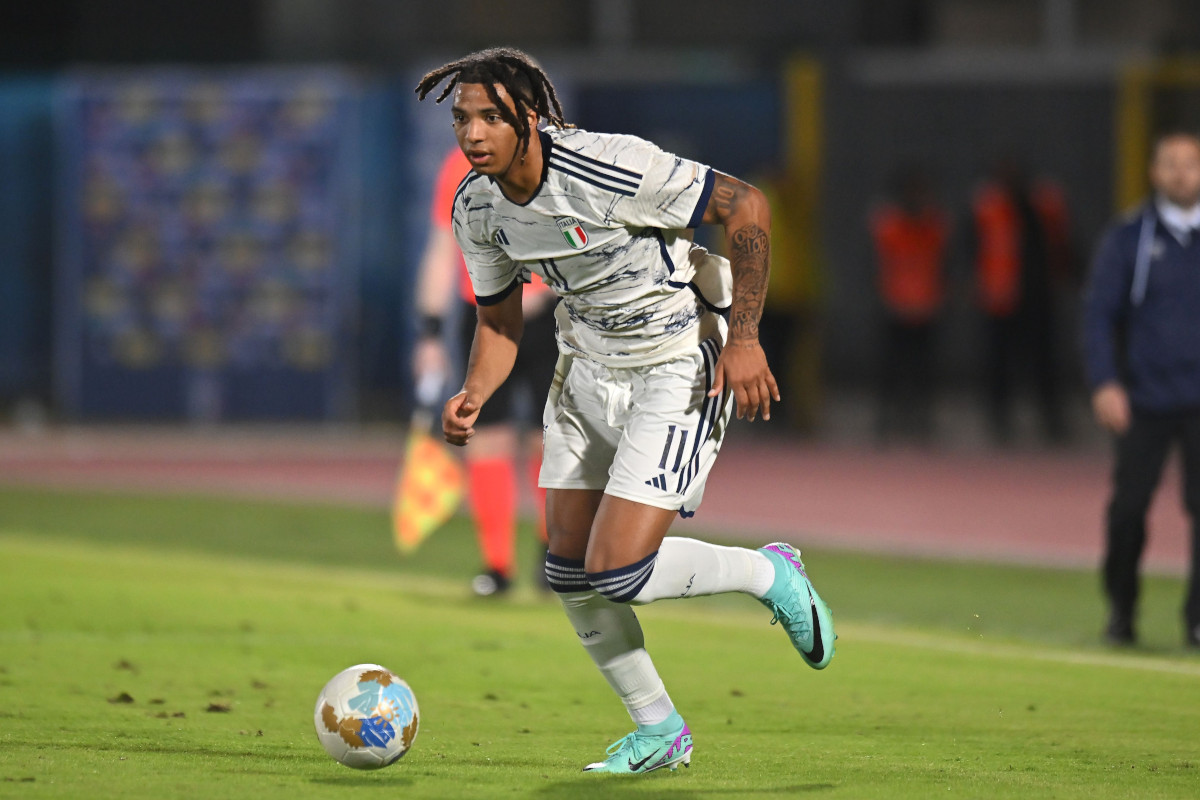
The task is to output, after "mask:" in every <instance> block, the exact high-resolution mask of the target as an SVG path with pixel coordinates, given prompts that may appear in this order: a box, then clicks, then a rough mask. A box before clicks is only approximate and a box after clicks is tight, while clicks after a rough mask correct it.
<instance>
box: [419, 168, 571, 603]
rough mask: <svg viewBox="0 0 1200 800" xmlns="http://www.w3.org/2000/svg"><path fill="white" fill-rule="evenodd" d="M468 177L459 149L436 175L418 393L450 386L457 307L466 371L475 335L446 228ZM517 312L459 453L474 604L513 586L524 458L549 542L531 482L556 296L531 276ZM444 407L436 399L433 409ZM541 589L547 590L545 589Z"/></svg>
mask: <svg viewBox="0 0 1200 800" xmlns="http://www.w3.org/2000/svg"><path fill="white" fill-rule="evenodd" d="M470 172H471V164H470V162H468V161H467V157H466V156H464V155H463V153H462V151H461V150H460V149H459V148H457V147H455V148H454V149H453V150H451V151H450V152H449V153H448V154H447V155H446V157H445V159H444V160H443V161H442V166H441V169H440V170H439V171H438V178H437V183H436V185H435V188H434V197H433V208H432V218H431V225H430V230H429V239H428V241H427V243H426V246H425V253H424V255H423V256H422V259H421V266H420V272H419V277H418V286H417V312H418V314H419V315H420V317H419V319H420V325H421V327H420V338H419V341H418V343H417V346H416V349H415V352H414V357H413V371H414V373H415V378H416V380H417V384H418V386H420V385H421V384H422V383H423V382H424V383H426V384H427V385H428V384H429V383H432V385H434V386H436V387H438V388H439V389H440V388H441V386H442V384H444V383H445V381H446V380H447V379H448V378H449V377H450V374H451V372H452V366H451V356H450V353H449V351H448V350H447V347H446V337H445V336H444V335H443V334H444V333H445V327H446V325H445V323H446V321H447V320H448V319H450V318H451V317H452V316H453V312H454V311H455V309H454V306H455V304H456V302H457V305H458V306H459V308H458V309H457V316H458V319H459V320H460V322H461V324H460V326H459V335H458V339H459V343H460V345H461V348H462V353H463V362H464V363H465V361H466V354H467V353H468V352H469V350H470V347H471V341H472V339H473V338H474V335H475V292H474V290H473V289H472V288H471V279H470V277H469V276H468V275H467V266H466V263H465V262H464V261H463V257H462V253H461V252H460V251H459V249H458V244H457V243H456V242H455V241H454V234H453V233H452V232H451V222H450V212H451V209H452V208H453V205H454V194H455V192H456V191H457V189H458V186H459V183H460V182H461V181H462V180H463V178H465V177H466V176H467V174H468V173H470ZM455 295H457V301H456V298H455ZM522 305H523V307H524V312H525V327H526V331H525V338H524V340H523V341H522V344H521V351H520V354H519V355H518V356H517V362H516V366H515V367H514V369H513V374H512V377H511V378H510V379H509V380H508V382H507V383H505V384H504V385H503V386H502V387H501V388H500V389H499V390H497V393H496V394H495V395H494V396H493V397H492V400H491V402H490V403H489V404H488V405H487V411H486V413H485V414H482V415H481V419H480V421H479V423H478V426H477V432H476V436H475V440H474V441H473V442H472V448H471V449H470V450H468V451H467V453H466V462H467V496H468V501H469V504H470V507H471V515H472V518H473V519H474V522H475V528H476V532H477V534H478V539H479V550H480V554H481V556H482V559H483V571H482V572H481V573H480V574H479V575H478V576H477V577H476V578H475V579H474V580H473V581H472V583H471V588H472V590H473V591H474V592H475V593H476V594H477V595H480V596H487V595H496V594H503V593H505V592H507V591H508V589H509V588H510V586H511V584H512V580H513V576H514V571H515V564H516V535H517V505H518V503H517V500H518V494H519V493H518V486H519V484H518V482H517V471H518V470H517V466H516V463H517V461H518V460H520V459H521V458H524V460H525V462H526V463H525V467H526V468H525V474H526V476H527V478H528V480H529V482H530V485H531V486H532V487H533V491H534V493H535V494H536V496H537V508H538V513H539V520H538V533H539V536H540V537H541V540H542V542H543V543H545V541H546V517H545V508H546V502H545V499H546V490H545V489H539V488H538V486H537V479H538V472H539V471H540V470H541V465H542V459H541V446H542V443H541V435H542V417H541V414H542V401H543V398H545V396H546V392H547V391H548V390H549V388H550V381H551V380H552V379H553V377H554V364H555V361H556V360H557V358H558V345H557V343H556V342H555V339H554V314H553V313H552V312H553V308H554V294H553V292H551V291H550V290H549V288H548V287H547V286H546V284H545V283H543V282H542V280H541V279H540V278H538V276H536V275H533V276H532V279H531V282H530V283H529V285H527V286H526V287H525V293H524V294H523V295H522ZM442 399H444V398H441V397H439V398H437V402H438V404H440V403H441V400H442ZM522 428H523V429H524V430H522ZM540 572H541V570H539V573H540ZM540 583H542V584H543V585H544V581H540Z"/></svg>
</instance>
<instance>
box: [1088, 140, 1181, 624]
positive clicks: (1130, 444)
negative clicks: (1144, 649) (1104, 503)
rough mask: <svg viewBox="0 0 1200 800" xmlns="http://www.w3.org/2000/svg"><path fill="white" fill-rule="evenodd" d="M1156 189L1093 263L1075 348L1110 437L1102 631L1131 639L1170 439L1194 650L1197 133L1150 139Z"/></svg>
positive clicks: (1111, 236) (1113, 232) (1114, 232)
mask: <svg viewBox="0 0 1200 800" xmlns="http://www.w3.org/2000/svg"><path fill="white" fill-rule="evenodd" d="M1150 181H1151V183H1152V184H1153V186H1154V190H1155V196H1154V197H1153V198H1152V199H1150V200H1149V201H1148V202H1147V203H1146V204H1145V205H1144V206H1143V207H1142V208H1141V209H1139V210H1138V211H1137V212H1136V213H1135V214H1134V215H1132V216H1130V217H1128V218H1126V219H1125V220H1123V221H1121V222H1118V223H1117V224H1116V225H1114V226H1113V227H1112V228H1110V229H1109V231H1108V233H1107V234H1106V235H1105V237H1104V239H1103V241H1102V242H1101V245H1100V248H1099V251H1098V252H1097V254H1096V260H1095V263H1094V264H1093V267H1092V275H1091V281H1090V285H1089V287H1088V290H1087V294H1086V298H1085V304H1084V344H1085V348H1086V356H1087V373H1088V379H1089V381H1090V384H1091V387H1092V392H1093V393H1092V408H1093V411H1094V412H1095V415H1096V419H1097V421H1098V422H1099V423H1100V425H1102V426H1103V427H1104V428H1106V429H1107V430H1109V431H1111V432H1112V433H1113V434H1115V437H1116V468H1115V470H1114V472H1113V493H1112V499H1111V501H1110V502H1109V506H1108V523H1107V524H1108V536H1107V553H1106V555H1105V561H1104V588H1105V591H1106V592H1107V595H1108V599H1109V603H1110V617H1109V622H1108V628H1107V629H1106V631H1105V635H1106V637H1107V638H1108V640H1109V641H1110V642H1112V643H1113V644H1132V643H1133V642H1134V641H1135V639H1136V636H1135V633H1134V612H1135V609H1136V605H1137V596H1138V564H1139V561H1140V560H1141V555H1142V550H1143V548H1144V545H1145V541H1146V511H1147V509H1148V508H1149V506H1150V500H1151V497H1152V496H1153V494H1154V490H1155V488H1156V486H1157V485H1158V482H1159V479H1160V477H1161V475H1162V469H1163V464H1164V462H1165V461H1166V457H1167V453H1168V451H1169V450H1170V448H1171V446H1172V444H1173V443H1175V442H1178V443H1179V445H1180V446H1181V449H1182V451H1183V470H1184V505H1185V506H1186V508H1187V510H1188V513H1189V514H1190V515H1191V518H1192V565H1191V583H1190V586H1189V589H1188V594H1187V599H1186V601H1185V604H1184V609H1183V616H1184V621H1185V623H1186V626H1187V627H1186V631H1185V636H1184V638H1185V642H1186V644H1187V645H1188V646H1190V647H1200V137H1197V136H1195V135H1193V134H1183V133H1172V134H1168V135H1166V136H1163V137H1162V138H1161V139H1159V140H1158V143H1157V144H1156V146H1155V148H1154V154H1153V158H1152V160H1151V164H1150Z"/></svg>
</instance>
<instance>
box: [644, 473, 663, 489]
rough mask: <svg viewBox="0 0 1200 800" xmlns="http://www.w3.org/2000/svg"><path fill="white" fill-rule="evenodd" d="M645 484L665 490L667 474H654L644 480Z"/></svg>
mask: <svg viewBox="0 0 1200 800" xmlns="http://www.w3.org/2000/svg"><path fill="white" fill-rule="evenodd" d="M645 484H646V485H647V486H653V487H654V488H655V489H662V490H663V491H664V492H665V491H666V490H667V476H666V475H655V476H654V477H653V478H651V479H650V480H648V481H645Z"/></svg>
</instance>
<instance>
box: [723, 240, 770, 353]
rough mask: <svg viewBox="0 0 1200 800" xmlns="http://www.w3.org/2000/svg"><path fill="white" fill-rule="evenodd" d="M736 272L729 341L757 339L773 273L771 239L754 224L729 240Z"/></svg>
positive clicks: (731, 263) (732, 264) (730, 259)
mask: <svg viewBox="0 0 1200 800" xmlns="http://www.w3.org/2000/svg"><path fill="white" fill-rule="evenodd" d="M729 243H730V254H729V255H730V258H729V261H730V265H731V266H732V268H733V307H732V311H731V316H730V319H729V338H730V341H732V340H734V339H757V338H758V321H759V319H761V318H762V311H763V301H764V300H765V299H766V295H767V275H768V273H769V271H770V267H769V265H770V257H771V239H770V237H769V236H767V234H766V232H765V231H763V229H762V228H760V227H758V226H757V225H755V224H754V223H750V224H748V225H743V226H742V227H740V228H738V229H737V230H735V231H733V233H732V235H731V236H730V237H729Z"/></svg>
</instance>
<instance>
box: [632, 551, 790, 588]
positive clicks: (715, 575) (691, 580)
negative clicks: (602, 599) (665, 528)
mask: <svg viewBox="0 0 1200 800" xmlns="http://www.w3.org/2000/svg"><path fill="white" fill-rule="evenodd" d="M774 581H775V567H774V565H772V564H771V561H770V559H768V558H767V557H766V556H764V555H763V554H762V553H760V552H758V551H757V550H749V549H747V548H745V547H721V546H720V545H715V544H709V543H708V542H701V541H698V540H696V539H684V538H682V537H678V536H669V537H667V538H666V539H663V541H662V546H661V547H660V548H659V550H658V559H657V560H656V561H655V563H654V571H653V572H652V573H651V574H650V579H649V580H647V581H646V583H645V585H644V586H642V588H641V590H640V591H639V592H638V593H637V595H636V596H635V597H634V598H633V600H632V602H633V603H635V604H637V605H642V604H644V603H652V602H654V601H655V600H663V599H665V598H673V597H699V596H701V595H709V594H722V593H724V592H744V593H745V594H749V595H753V596H754V597H762V596H763V595H764V594H766V593H767V591H768V590H769V589H770V588H771V584H772V583H773V582H774Z"/></svg>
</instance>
